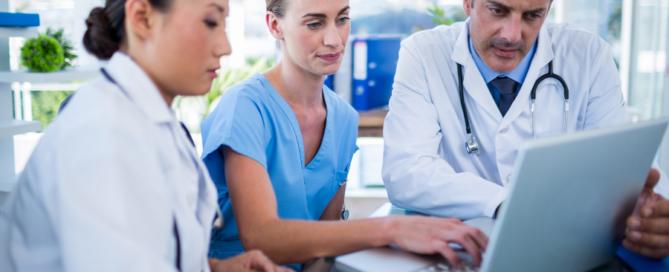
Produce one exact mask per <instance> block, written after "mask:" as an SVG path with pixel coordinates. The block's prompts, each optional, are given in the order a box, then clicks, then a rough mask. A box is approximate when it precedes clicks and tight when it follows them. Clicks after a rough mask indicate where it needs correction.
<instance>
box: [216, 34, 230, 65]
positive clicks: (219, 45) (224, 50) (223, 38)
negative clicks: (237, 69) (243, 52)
mask: <svg viewBox="0 0 669 272" xmlns="http://www.w3.org/2000/svg"><path fill="white" fill-rule="evenodd" d="M230 54H232V47H231V46H230V40H228V34H227V33H226V32H225V29H222V31H221V32H220V33H217V38H216V42H215V46H214V57H216V58H220V57H222V56H227V55H230Z"/></svg>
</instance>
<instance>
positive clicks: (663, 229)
mask: <svg viewBox="0 0 669 272" xmlns="http://www.w3.org/2000/svg"><path fill="white" fill-rule="evenodd" d="M627 227H628V228H629V230H630V231H639V232H646V233H652V234H669V217H652V218H639V217H636V216H634V217H630V218H629V219H627Z"/></svg>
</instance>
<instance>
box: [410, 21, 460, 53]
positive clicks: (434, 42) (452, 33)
mask: <svg viewBox="0 0 669 272" xmlns="http://www.w3.org/2000/svg"><path fill="white" fill-rule="evenodd" d="M465 26H466V25H465V22H458V23H455V24H453V25H450V26H445V25H440V26H437V27H435V28H433V29H429V30H423V31H420V32H417V33H415V34H413V35H411V36H409V38H407V39H405V40H404V41H402V47H403V48H405V49H413V50H415V51H416V52H423V51H424V50H430V49H432V48H434V47H440V48H443V47H444V46H446V47H447V48H451V50H452V48H453V47H455V41H456V40H457V39H458V36H460V33H461V32H462V30H463V29H464V27H465Z"/></svg>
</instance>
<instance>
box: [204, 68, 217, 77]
mask: <svg viewBox="0 0 669 272" xmlns="http://www.w3.org/2000/svg"><path fill="white" fill-rule="evenodd" d="M218 69H220V68H216V69H209V70H207V75H208V76H209V77H211V79H214V78H217V77H218V73H216V71H217V70H218Z"/></svg>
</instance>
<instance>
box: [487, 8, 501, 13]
mask: <svg viewBox="0 0 669 272" xmlns="http://www.w3.org/2000/svg"><path fill="white" fill-rule="evenodd" d="M490 10H491V11H492V13H494V14H502V13H504V10H502V9H499V8H490Z"/></svg>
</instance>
